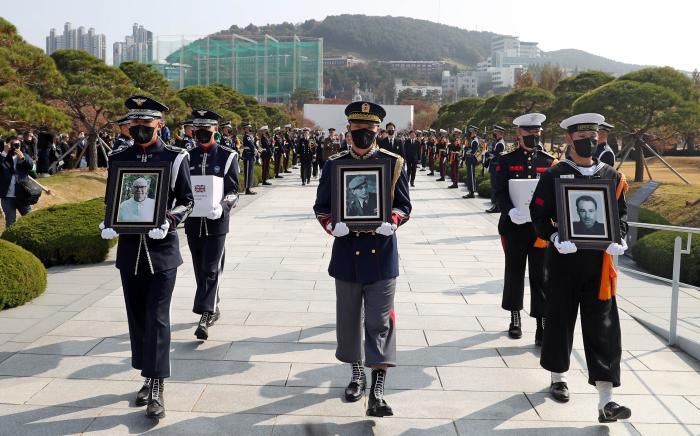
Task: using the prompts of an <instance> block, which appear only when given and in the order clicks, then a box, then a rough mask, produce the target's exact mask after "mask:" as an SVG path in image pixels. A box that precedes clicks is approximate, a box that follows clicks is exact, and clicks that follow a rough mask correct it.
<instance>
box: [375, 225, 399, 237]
mask: <svg viewBox="0 0 700 436" xmlns="http://www.w3.org/2000/svg"><path fill="white" fill-rule="evenodd" d="M395 231H396V224H393V223H382V225H381V226H379V227H377V230H375V232H376V233H379V234H380V235H384V236H391V235H393V234H394V232H395Z"/></svg>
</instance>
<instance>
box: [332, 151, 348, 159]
mask: <svg viewBox="0 0 700 436" xmlns="http://www.w3.org/2000/svg"><path fill="white" fill-rule="evenodd" d="M348 153H349V151H347V150H343V151H341V152H340V153H336V154H334V155H333V156H331V157H329V158H328V159H330V160H336V159H338V158H339V157H343V156H345V155H346V154H348Z"/></svg>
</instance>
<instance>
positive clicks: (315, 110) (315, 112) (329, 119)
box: [304, 104, 413, 132]
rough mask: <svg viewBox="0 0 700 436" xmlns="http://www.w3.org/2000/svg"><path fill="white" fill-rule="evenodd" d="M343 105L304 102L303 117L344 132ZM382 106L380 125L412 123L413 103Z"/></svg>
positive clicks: (410, 124) (326, 127) (404, 126)
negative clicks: (384, 112)
mask: <svg viewBox="0 0 700 436" xmlns="http://www.w3.org/2000/svg"><path fill="white" fill-rule="evenodd" d="M345 107H346V105H344V104H305V105H304V118H306V119H308V120H311V121H313V122H314V123H316V124H318V125H319V126H321V128H322V129H324V130H328V129H329V128H330V127H335V129H336V130H337V131H339V132H344V131H345V126H346V125H347V124H348V121H347V120H348V119H347V118H346V117H345ZM382 107H383V108H384V110H386V118H384V122H383V123H382V127H384V125H385V124H386V123H388V122H393V123H394V124H396V128H397V129H398V130H401V129H408V128H409V127H411V126H412V125H413V105H391V104H390V105H386V106H382Z"/></svg>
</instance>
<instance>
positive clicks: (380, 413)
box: [367, 369, 394, 418]
mask: <svg viewBox="0 0 700 436" xmlns="http://www.w3.org/2000/svg"><path fill="white" fill-rule="evenodd" d="M385 379H386V370H384V369H374V370H372V390H371V391H370V392H369V400H368V401H367V416H375V417H377V418H383V417H385V416H394V411H393V410H391V407H389V405H388V404H387V403H386V400H384V380H385Z"/></svg>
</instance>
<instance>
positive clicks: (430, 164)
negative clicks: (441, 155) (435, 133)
mask: <svg viewBox="0 0 700 436" xmlns="http://www.w3.org/2000/svg"><path fill="white" fill-rule="evenodd" d="M428 168H429V169H430V174H428V175H432V174H433V173H435V155H433V154H432V153H430V155H429V156H428Z"/></svg>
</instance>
